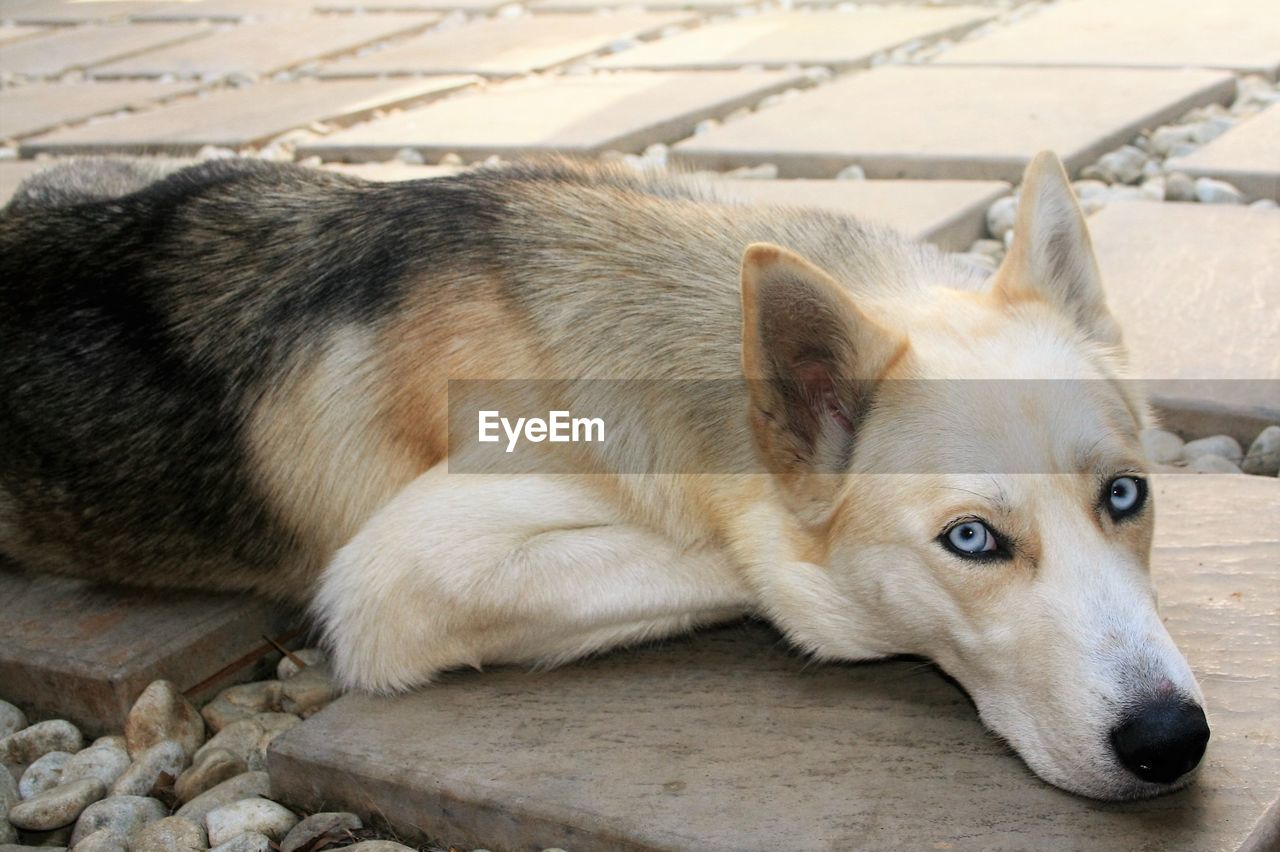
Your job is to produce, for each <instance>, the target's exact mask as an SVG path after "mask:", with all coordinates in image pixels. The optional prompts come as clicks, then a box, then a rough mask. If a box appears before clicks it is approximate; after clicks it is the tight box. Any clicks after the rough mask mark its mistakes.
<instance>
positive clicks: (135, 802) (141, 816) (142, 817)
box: [71, 796, 169, 846]
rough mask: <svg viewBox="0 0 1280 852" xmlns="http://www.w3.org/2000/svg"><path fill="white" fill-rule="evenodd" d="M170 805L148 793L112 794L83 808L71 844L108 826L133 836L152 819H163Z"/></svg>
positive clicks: (121, 835) (122, 834)
mask: <svg viewBox="0 0 1280 852" xmlns="http://www.w3.org/2000/svg"><path fill="white" fill-rule="evenodd" d="M168 815H169V809H168V808H166V807H165V806H164V803H163V802H161V801H160V800H159V799H152V798H148V797H147V796H111V797H110V798H107V799H103V800H102V801H99V802H94V803H93V804H91V805H89V807H87V808H85V809H84V813H82V814H81V815H80V819H79V820H78V821H77V822H76V830H75V831H73V832H72V833H71V845H72V846H74V845H76V844H77V843H79V842H80V840H81V839H82V838H85V837H88V836H89V835H90V834H93V833H94V832H95V831H98V830H99V829H103V828H105V829H109V830H110V831H111V832H112V833H113V834H117V835H119V836H120V837H124V838H129V837H132V836H133V835H134V834H135V833H136V832H137V831H138V829H140V828H142V827H143V826H144V825H146V824H147V823H149V822H155V821H156V820H160V819H164V818H165V817H166V816H168Z"/></svg>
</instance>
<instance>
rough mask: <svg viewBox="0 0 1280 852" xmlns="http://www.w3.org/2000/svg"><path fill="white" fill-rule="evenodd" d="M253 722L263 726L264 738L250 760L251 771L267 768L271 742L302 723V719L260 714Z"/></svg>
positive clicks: (290, 716)
mask: <svg viewBox="0 0 1280 852" xmlns="http://www.w3.org/2000/svg"><path fill="white" fill-rule="evenodd" d="M253 720H254V721H255V722H257V723H258V724H259V725H261V726H262V736H261V738H259V740H258V748H257V751H256V753H255V754H254V755H252V756H251V757H250V759H249V768H250V769H266V768H267V749H268V748H270V746H271V741H272V740H274V739H275V738H276V737H278V736H280V735H281V734H283V733H284V732H285V731H287V730H289V729H290V728H292V727H293V726H294V725H297V724H298V723H300V722H301V721H302V717H300V716H295V715H294V714H292V713H259V714H258V715H257V716H254V717H253Z"/></svg>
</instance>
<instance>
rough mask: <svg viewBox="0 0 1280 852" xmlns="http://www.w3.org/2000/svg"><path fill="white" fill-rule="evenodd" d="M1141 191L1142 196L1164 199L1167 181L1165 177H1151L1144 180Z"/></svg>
mask: <svg viewBox="0 0 1280 852" xmlns="http://www.w3.org/2000/svg"><path fill="white" fill-rule="evenodd" d="M1139 191H1140V192H1141V194H1142V197H1143V198H1145V199H1147V200H1149V201H1164V193H1165V181H1164V177H1150V178H1147V179H1146V180H1144V181H1143V182H1142V186H1141V187H1140V189H1139Z"/></svg>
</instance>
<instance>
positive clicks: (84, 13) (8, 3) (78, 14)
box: [0, 0, 169, 26]
mask: <svg viewBox="0 0 1280 852" xmlns="http://www.w3.org/2000/svg"><path fill="white" fill-rule="evenodd" d="M168 2H169V0H91V2H84V0H4V3H3V5H0V20H8V21H13V22H14V23H18V24H45V25H53V26H70V25H75V24H100V23H109V22H115V21H123V20H125V19H126V18H128V17H129V16H130V15H134V14H139V13H142V12H146V11H149V10H151V9H154V8H156V7H157V6H159V5H161V4H165V3H168Z"/></svg>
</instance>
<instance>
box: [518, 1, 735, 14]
mask: <svg viewBox="0 0 1280 852" xmlns="http://www.w3.org/2000/svg"><path fill="white" fill-rule="evenodd" d="M750 4H751V0H530V2H529V3H527V4H526V5H527V6H528V7H529V9H530V10H532V11H534V12H596V11H598V10H601V9H631V8H636V7H644V8H645V9H656V10H661V11H666V10H684V9H689V10H693V11H698V12H727V11H729V10H731V9H735V8H739V7H741V6H746V5H750Z"/></svg>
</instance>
